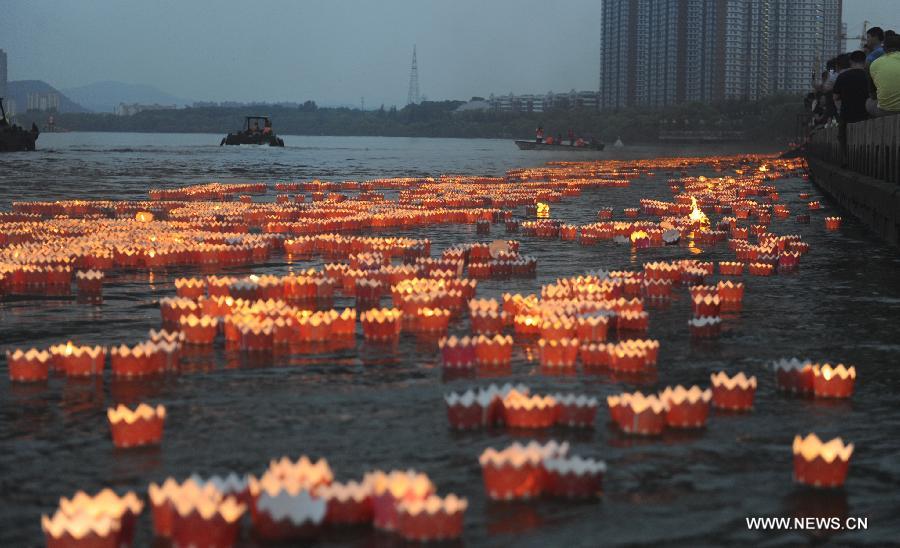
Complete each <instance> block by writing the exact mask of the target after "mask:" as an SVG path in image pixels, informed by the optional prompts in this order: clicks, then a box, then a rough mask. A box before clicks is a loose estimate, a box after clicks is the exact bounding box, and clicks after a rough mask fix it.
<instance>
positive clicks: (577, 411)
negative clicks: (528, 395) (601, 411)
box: [553, 394, 597, 428]
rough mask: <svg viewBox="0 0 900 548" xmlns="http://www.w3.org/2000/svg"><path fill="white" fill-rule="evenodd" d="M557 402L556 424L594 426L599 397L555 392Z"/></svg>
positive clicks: (575, 426)
mask: <svg viewBox="0 0 900 548" xmlns="http://www.w3.org/2000/svg"><path fill="white" fill-rule="evenodd" d="M553 399H555V400H556V404H557V409H558V410H557V416H556V424H558V425H560V426H568V427H571V428H593V427H594V419H595V417H596V416H597V398H593V397H589V396H585V395H577V396H576V395H575V394H554V395H553Z"/></svg>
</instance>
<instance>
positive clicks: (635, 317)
mask: <svg viewBox="0 0 900 548" xmlns="http://www.w3.org/2000/svg"><path fill="white" fill-rule="evenodd" d="M649 322H650V315H649V314H647V313H646V312H635V311H628V310H625V311H622V312H619V313H617V314H616V329H617V330H618V331H637V332H645V331H647V329H648V328H649Z"/></svg>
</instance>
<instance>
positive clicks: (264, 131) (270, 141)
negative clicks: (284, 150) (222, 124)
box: [219, 116, 284, 147]
mask: <svg viewBox="0 0 900 548" xmlns="http://www.w3.org/2000/svg"><path fill="white" fill-rule="evenodd" d="M260 122H262V128H260V127H259V124H260ZM222 145H269V146H270V147H283V146H284V141H283V140H282V139H281V138H280V137H278V136H277V135H275V130H273V129H272V120H270V119H269V117H268V116H246V117H245V118H244V128H243V129H242V130H240V131H236V132H234V133H229V134H228V135H226V136H225V137H223V138H222V142H221V143H219V146H222Z"/></svg>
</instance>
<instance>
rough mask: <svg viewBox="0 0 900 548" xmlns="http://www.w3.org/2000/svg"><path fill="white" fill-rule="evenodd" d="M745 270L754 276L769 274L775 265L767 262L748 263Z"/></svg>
mask: <svg viewBox="0 0 900 548" xmlns="http://www.w3.org/2000/svg"><path fill="white" fill-rule="evenodd" d="M747 271H748V272H750V274H752V275H754V276H771V275H772V272H774V271H775V267H774V266H773V265H771V264H768V263H749V264H748V265H747Z"/></svg>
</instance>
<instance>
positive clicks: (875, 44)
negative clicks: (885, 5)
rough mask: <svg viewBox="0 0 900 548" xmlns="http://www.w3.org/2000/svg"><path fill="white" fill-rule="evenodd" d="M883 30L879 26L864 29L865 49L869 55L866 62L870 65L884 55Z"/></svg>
mask: <svg viewBox="0 0 900 548" xmlns="http://www.w3.org/2000/svg"><path fill="white" fill-rule="evenodd" d="M883 42H884V31H883V30H882V29H881V27H872V28H870V29H869V30H867V31H866V49H867V50H868V51H869V55H868V56H867V57H866V64H867V65H871V64H872V63H874V62H875V60H876V59H878V58H879V57H881V56H882V55H884V45H883Z"/></svg>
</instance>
